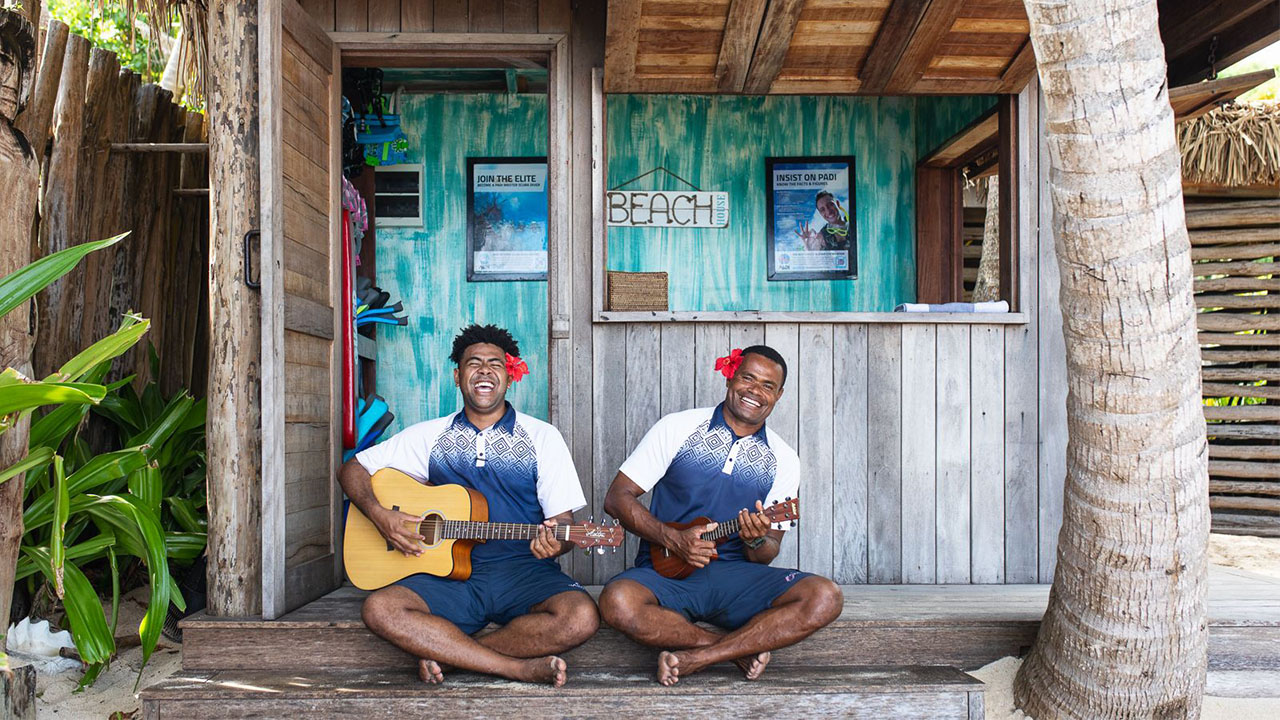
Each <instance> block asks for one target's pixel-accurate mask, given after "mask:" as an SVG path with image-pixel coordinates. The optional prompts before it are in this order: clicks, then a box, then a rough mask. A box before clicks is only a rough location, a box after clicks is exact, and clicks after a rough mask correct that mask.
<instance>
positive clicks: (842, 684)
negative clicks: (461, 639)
mask: <svg viewBox="0 0 1280 720" xmlns="http://www.w3.org/2000/svg"><path fill="white" fill-rule="evenodd" d="M770 670H771V671H772V668H770ZM771 671H769V672H766V673H765V675H764V677H763V678H761V679H760V680H757V681H755V682H747V681H745V680H743V679H742V675H741V673H739V672H737V671H735V670H733V669H731V668H723V669H721V668H713V669H710V670H708V671H706V672H703V673H699V674H697V675H693V676H690V677H687V678H683V679H682V680H681V681H680V683H679V684H678V685H675V686H674V687H669V688H668V687H663V686H661V685H658V684H657V682H655V681H654V679H653V676H652V674H649V673H642V672H636V671H631V670H626V669H613V668H597V669H592V670H581V671H573V670H571V671H570V673H569V681H568V683H567V684H566V685H565V686H564V687H562V688H551V687H548V686H545V685H531V684H525V683H515V682H509V681H506V680H500V679H495V678H491V677H485V676H480V675H474V674H471V673H452V674H450V675H448V676H447V677H446V681H445V682H444V683H442V684H440V685H425V684H423V683H422V682H420V681H418V679H417V677H416V676H415V675H414V674H413V673H412V672H411V671H408V670H399V671H386V670H376V671H369V670H364V671H338V672H333V671H329V672H315V671H311V672H293V673H291V672H279V671H276V672H246V671H225V670H224V671H220V672H211V673H189V674H185V675H183V676H181V677H174V678H170V679H168V680H165V681H163V682H161V683H159V684H157V685H154V686H152V687H149V688H147V689H145V690H143V691H142V696H141V697H142V714H143V717H144V718H170V717H180V718H196V717H198V718H203V719H207V720H218V719H220V718H279V717H293V716H300V715H302V714H303V713H304V712H305V714H306V716H307V717H309V718H327V717H358V718H361V720H374V719H375V718H388V719H390V718H396V719H397V720H398V719H399V718H404V717H428V716H429V717H432V718H475V717H498V716H511V715H513V714H515V713H517V712H518V713H519V714H520V715H521V716H525V717H537V716H544V717H557V718H600V717H607V716H609V715H611V714H615V715H616V714H617V713H624V712H625V713H629V714H632V715H636V716H639V717H655V718H657V717H681V718H686V717H707V716H711V715H712V714H719V715H721V716H724V717H764V716H778V715H781V716H795V717H804V716H810V717H843V718H887V717H922V718H923V717H927V718H939V719H952V718H953V719H955V720H981V718H982V717H983V703H982V691H983V686H982V683H981V682H979V681H978V680H976V679H974V678H973V677H970V676H969V675H966V674H965V673H963V672H961V671H959V670H957V669H955V668H949V667H817V668H804V669H794V670H791V671H788V672H771Z"/></svg>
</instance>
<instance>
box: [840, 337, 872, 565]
mask: <svg viewBox="0 0 1280 720" xmlns="http://www.w3.org/2000/svg"><path fill="white" fill-rule="evenodd" d="M831 349H832V353H831V354H832V358H833V362H832V369H833V372H834V378H833V380H834V386H833V388H832V395H833V401H834V403H835V417H834V418H833V422H832V439H831V461H832V467H831V490H832V494H833V495H834V499H833V507H832V525H833V531H834V535H833V542H834V547H833V548H832V553H833V558H832V560H833V562H834V564H835V567H834V576H833V577H834V579H835V581H836V582H838V583H841V584H851V583H865V582H866V581H867V326H866V325H837V326H835V328H834V330H833V338H832V345H831Z"/></svg>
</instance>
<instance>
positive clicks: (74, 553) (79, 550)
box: [13, 532, 116, 582]
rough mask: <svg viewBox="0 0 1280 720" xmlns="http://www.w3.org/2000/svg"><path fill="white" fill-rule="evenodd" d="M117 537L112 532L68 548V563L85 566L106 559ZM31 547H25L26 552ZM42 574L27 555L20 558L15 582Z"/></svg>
mask: <svg viewBox="0 0 1280 720" xmlns="http://www.w3.org/2000/svg"><path fill="white" fill-rule="evenodd" d="M115 544H116V537H115V535H114V534H112V533H110V532H105V533H102V534H99V535H95V536H93V537H92V538H90V539H89V540H85V541H84V542H80V543H76V544H75V545H70V546H68V547H67V562H68V563H75V564H76V565H84V564H86V563H89V562H92V561H94V560H98V559H99V558H104V557H106V556H107V550H108V549H109V548H112V547H114V546H115ZM27 547H30V546H23V549H24V550H25V549H26V548H27ZM38 572H40V568H39V567H37V566H36V564H35V563H34V562H33V561H32V560H31V558H28V557H27V556H26V555H21V556H19V557H18V571H17V573H15V574H14V578H13V579H14V582H17V581H18V580H22V579H24V578H27V577H30V576H32V575H34V574H36V573H38Z"/></svg>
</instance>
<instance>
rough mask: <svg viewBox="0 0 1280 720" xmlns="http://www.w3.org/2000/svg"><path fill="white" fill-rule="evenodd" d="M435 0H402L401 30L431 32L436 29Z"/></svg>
mask: <svg viewBox="0 0 1280 720" xmlns="http://www.w3.org/2000/svg"><path fill="white" fill-rule="evenodd" d="M435 14H436V7H435V2H434V0H401V3H400V31H401V32H407V33H408V32H431V31H432V30H434V29H435Z"/></svg>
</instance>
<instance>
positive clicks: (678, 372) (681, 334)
mask: <svg viewBox="0 0 1280 720" xmlns="http://www.w3.org/2000/svg"><path fill="white" fill-rule="evenodd" d="M661 328H662V373H661V374H662V393H661V397H660V402H661V407H660V409H661V411H662V414H663V415H670V414H671V413H675V412H680V411H682V410H688V409H689V408H693V407H697V404H696V403H695V402H694V392H693V389H694V375H695V374H696V373H697V368H696V367H695V366H694V358H693V353H691V352H689V348H691V347H693V342H694V341H693V326H692V325H689V324H685V323H662V325H661Z"/></svg>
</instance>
